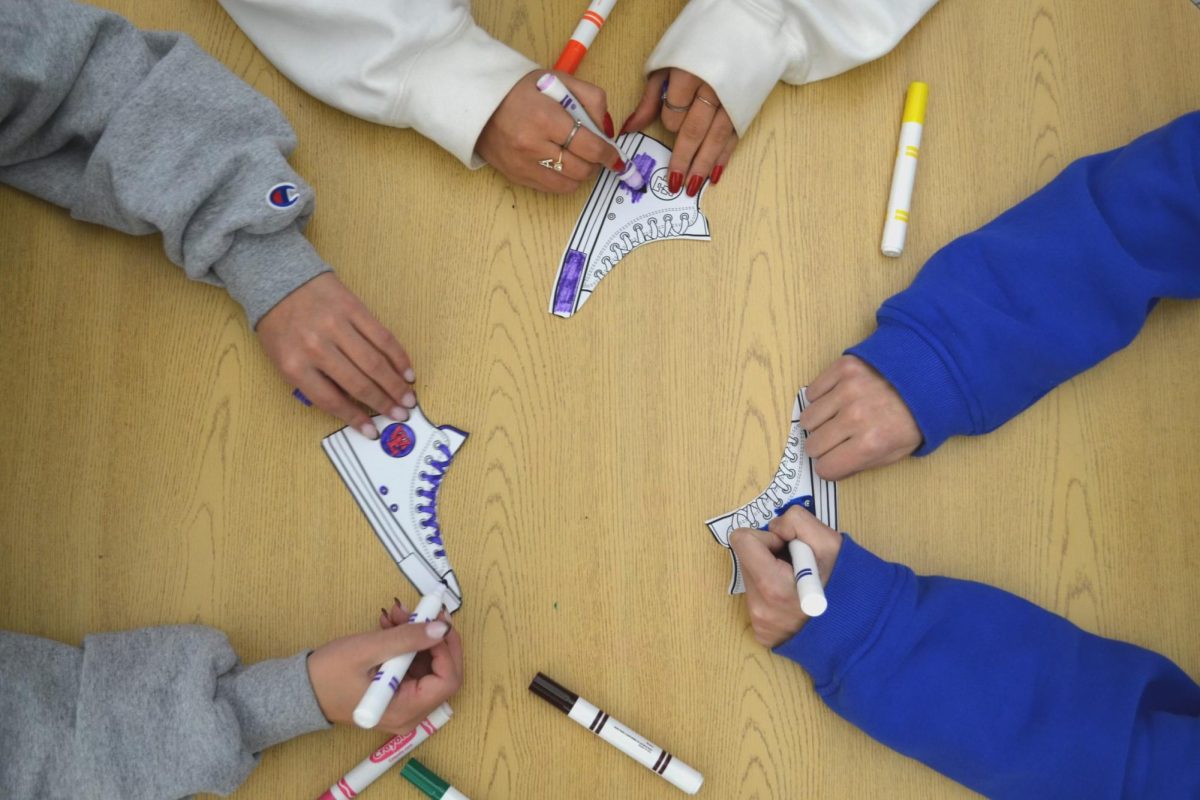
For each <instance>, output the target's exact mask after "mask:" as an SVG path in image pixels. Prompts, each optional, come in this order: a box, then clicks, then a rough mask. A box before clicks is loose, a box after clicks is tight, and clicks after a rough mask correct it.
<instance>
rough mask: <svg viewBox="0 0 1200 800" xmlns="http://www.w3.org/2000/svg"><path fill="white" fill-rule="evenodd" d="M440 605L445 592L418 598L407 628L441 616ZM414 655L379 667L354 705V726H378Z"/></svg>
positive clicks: (397, 658)
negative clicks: (356, 704) (418, 600)
mask: <svg viewBox="0 0 1200 800" xmlns="http://www.w3.org/2000/svg"><path fill="white" fill-rule="evenodd" d="M444 605H445V590H443V589H438V590H436V591H434V592H433V593H432V594H427V595H425V596H424V597H422V598H421V602H419V603H417V608H416V610H415V611H413V613H412V614H411V615H410V616H409V618H408V623H409V624H410V625H411V624H413V623H423V622H430V621H432V620H433V619H434V618H435V617H437V615H438V614H440V613H441V611H442V606H444ZM416 655H417V654H416V653H402V654H401V655H398V656H396V657H395V658H390V659H388V660H387V661H385V662H383V663H382V664H380V665H379V670H378V671H377V672H376V673H375V677H374V678H372V679H371V683H370V684H369V685H368V686H367V691H366V692H365V693H364V694H363V696H362V700H360V701H358V707H357V708H355V709H354V724H355V725H357V726H358V727H360V728H374V727H375V726H376V725H378V724H379V720H380V719H381V718H382V717H383V712H384V711H386V710H387V707H388V703H390V702H392V698H393V697H394V696H395V695H396V692H397V691H398V690H399V689H400V682H401V681H402V680H404V676H405V675H406V674H408V668H409V667H411V666H412V662H413V659H414V658H415V657H416Z"/></svg>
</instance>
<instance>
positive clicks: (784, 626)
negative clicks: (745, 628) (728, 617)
mask: <svg viewBox="0 0 1200 800" xmlns="http://www.w3.org/2000/svg"><path fill="white" fill-rule="evenodd" d="M767 527H768V530H765V531H758V530H754V529H753V528H739V529H737V530H736V531H734V532H733V535H732V536H730V537H729V545H730V546H731V547H732V548H733V552H735V553H736V554H737V557H738V561H739V563H741V565H742V573H743V575H744V577H745V583H746V607H747V608H748V609H749V612H750V627H752V628H753V629H754V638H755V640H756V641H757V642H758V643H759V644H762V645H765V646H767V647H776V646H778V645H780V644H782V643H783V642H786V641H787V640H788V639H790V638H792V637H793V636H795V635H796V634H797V633H799V631H800V629H801V628H803V627H804V623H806V622H808V616H807V615H806V614H805V613H804V612H803V611H801V610H800V596H799V595H798V594H797V593H796V580H795V576H794V573H793V571H792V564H791V562H790V561H787V560H785V559H783V558H781V557H780V556H782V555H783V554H784V553H786V552H787V543H788V542H790V541H792V540H794V539H799V540H800V541H802V542H804V543H805V544H807V545H808V546H809V547H811V548H812V551H813V555H814V556H815V557H816V560H817V571H818V572H820V574H821V585H822V586H824V585H826V584H828V583H829V576H830V575H832V574H833V567H834V564H835V563H837V557H838V553H840V552H841V549H842V535H841V534H840V533H838V532H837V531H835V530H833V529H832V528H830V527H828V526H827V525H825V524H824V523H822V522H821V521H820V520H818V519H817V518H816V517H814V516H813V515H812V514H810V513H808V512H807V511H804V510H803V509H801V508H798V507H793V508H791V509H789V510H788V511H787V512H785V513H784V515H783V516H781V517H777V518H776V519H773V520H771V523H770V525H768V526H767Z"/></svg>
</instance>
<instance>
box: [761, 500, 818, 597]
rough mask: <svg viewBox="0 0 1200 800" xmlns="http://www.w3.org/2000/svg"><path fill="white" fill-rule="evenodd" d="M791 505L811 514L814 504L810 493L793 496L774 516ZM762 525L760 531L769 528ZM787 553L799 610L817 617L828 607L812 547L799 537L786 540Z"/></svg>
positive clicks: (780, 515) (779, 514)
mask: <svg viewBox="0 0 1200 800" xmlns="http://www.w3.org/2000/svg"><path fill="white" fill-rule="evenodd" d="M792 506H800V507H801V508H803V509H804V510H805V511H807V512H808V513H810V514H813V516H816V514H815V512H814V511H813V509H814V508H815V507H816V504H815V503H814V502H813V498H812V495H811V494H805V495H801V496H800V497H793V498H792V499H791V500H788V501H787V502H786V503H784V504H783V505H781V506H780V507H779V508H777V509H775V516H777V517H782V516H783V515H784V513H785V512H786V511H787V510H788V509H789V508H791V507H792ZM770 529H771V528H770V526H769V525H763V526H762V527H761V528H759V530H760V531H766V530H770ZM788 553H789V554H790V555H791V556H792V574H793V575H795V576H796V593H797V594H799V595H800V610H801V611H803V612H804V613H805V614H807V615H808V616H810V617H819V616H821V615H822V614H824V613H825V609H827V608H829V601H828V600H827V599H825V587H824V586H822V585H821V573H820V572H819V571H818V570H817V557H816V555H815V554H814V553H813V551H812V548H811V547H809V546H808V545H807V544H805V543H804V542H802V541H800V540H799V539H793V540H792V541H790V542H788Z"/></svg>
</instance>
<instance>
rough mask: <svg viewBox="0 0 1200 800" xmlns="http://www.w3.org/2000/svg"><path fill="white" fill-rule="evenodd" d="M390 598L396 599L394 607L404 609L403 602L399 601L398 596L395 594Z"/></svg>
mask: <svg viewBox="0 0 1200 800" xmlns="http://www.w3.org/2000/svg"><path fill="white" fill-rule="evenodd" d="M392 599H393V600H395V601H396V608H398V609H400V610H401V611H403V610H404V603H401V602H400V598H399V597H396V596H395V595H392Z"/></svg>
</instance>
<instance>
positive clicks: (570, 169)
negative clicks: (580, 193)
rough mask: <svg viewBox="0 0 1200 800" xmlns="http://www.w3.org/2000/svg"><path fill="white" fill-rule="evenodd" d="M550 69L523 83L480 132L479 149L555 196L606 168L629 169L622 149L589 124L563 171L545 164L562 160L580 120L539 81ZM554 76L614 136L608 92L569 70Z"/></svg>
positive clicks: (507, 172)
mask: <svg viewBox="0 0 1200 800" xmlns="http://www.w3.org/2000/svg"><path fill="white" fill-rule="evenodd" d="M546 72H547V71H546V70H544V69H535V70H534V71H533V72H530V73H529V74H527V75H526V76H525V77H523V78H521V80H519V81H517V83H516V85H515V86H513V88H512V89H511V90H510V91H509V93H508V95H507V96H506V97H505V98H504V100H503V101H501V103H500V105H499V106H498V107H497V108H496V110H495V112H493V113H492V118H491V119H489V120H488V123H487V125H485V126H484V128H483V132H482V133H481V134H479V141H477V142H476V143H475V152H477V153H479V155H480V157H482V158H483V159H484V160H485V161H487V162H488V163H489V164H491V165H492V166H493V167H495V168H496V169H498V170H500V172H501V173H503V174H504V176H505V177H506V178H508V179H509V180H510V181H512V182H513V183H518V184H520V185H522V186H528V187H529V188H531V189H537V190H538V191H542V192H551V193H553V194H568V193H570V192H573V191H575V190H576V189H578V188H579V185H580V183H582V182H583V181H586V180H588V179H590V178H591V177H592V176H593V175H595V174H596V171H597V170H598V169H599V168H600V167H606V168H609V169H614V170H615V171H617V172H622V171H624V169H625V164H624V162H623V161H622V160H621V154H620V152H618V151H617V148H615V147H613V146H612V145H611V144H609V143H608V142H606V141H604V140H603V139H601V138H600V137H599V136H597V135H596V134H594V133H592V132H591V131H589V130H588V129H587V128H580V129H579V131H578V132H576V134H575V137H574V138H573V139H571V146H570V147H569V148H567V149H566V150H565V151H563V154H562V171H561V172H556V171H555V170H554V169H547V168H546V167H543V166H542V165H541V164H540V163H539V162H540V161H543V160H546V159H551V160H556V159H557V158H558V153H559V151H560V150H562V145H563V142H565V141H566V140H567V137H568V136H570V135H571V129H572V128H573V127H574V126H575V120H573V119H572V118H571V115H570V114H569V113H567V111H566V110H565V109H564V108H563V107H562V106H560V105H559V104H558V103H556V102H554V101H553V100H551V99H550V98H549V97H547V96H546V95H544V94H542V93H541V92H539V91H538V88H537V80H538V78H540V77H541V76H542V75H545V74H546ZM554 74H555V75H557V76H558V77H559V79H561V80H562V82H563V83H565V84H566V86H567V88H568V89H570V90H571V94H573V95H575V97H576V98H578V100H579V102H580V103H582V104H583V108H584V110H585V111H586V112H587V113H588V116H589V117H591V118H592V121H593V122H595V123H596V125H597V126H598V127H599V128H600V129H601V130H602V131H604V132H605V133H607V134H608V136H609V137H610V138H611V137H612V135H613V123H612V117H610V116H609V115H608V101H607V99H606V97H605V95H604V90H603V89H601V88H600V87H599V86H593V85H592V84H590V83H587V82H585V81H581V80H578V79H576V78H573V77H571V76H570V75H567V74H566V73H564V72H555V73H554Z"/></svg>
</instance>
